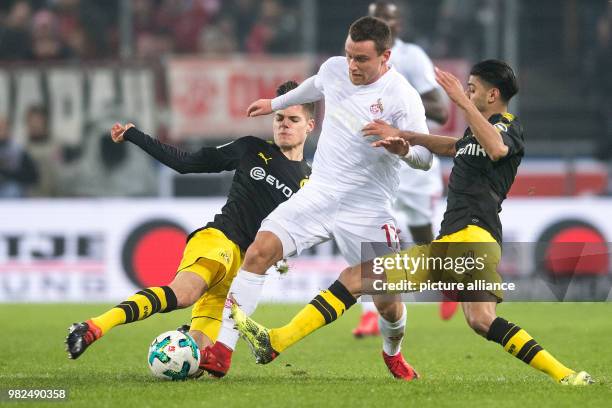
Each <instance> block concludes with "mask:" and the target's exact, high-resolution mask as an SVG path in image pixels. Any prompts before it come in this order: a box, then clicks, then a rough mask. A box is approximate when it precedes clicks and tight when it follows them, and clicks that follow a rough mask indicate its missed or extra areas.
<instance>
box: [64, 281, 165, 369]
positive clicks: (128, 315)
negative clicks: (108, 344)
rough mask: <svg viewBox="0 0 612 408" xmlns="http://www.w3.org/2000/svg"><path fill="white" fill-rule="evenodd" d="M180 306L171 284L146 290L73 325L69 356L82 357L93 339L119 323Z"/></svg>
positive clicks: (68, 338) (67, 344) (68, 342)
mask: <svg viewBox="0 0 612 408" xmlns="http://www.w3.org/2000/svg"><path fill="white" fill-rule="evenodd" d="M176 308H177V300H176V295H175V293H174V291H173V290H172V289H171V288H170V287H169V286H159V287H151V288H147V289H143V290H141V291H139V292H137V293H136V294H134V295H133V296H131V297H129V298H127V299H126V300H125V301H123V302H121V303H119V304H118V305H117V306H115V307H113V308H112V309H110V310H109V311H107V312H106V313H104V314H102V315H100V316H97V317H94V318H91V319H89V320H87V321H85V322H81V323H74V324H73V325H72V326H70V328H69V329H68V337H67V338H66V351H68V357H69V358H71V359H76V358H78V357H79V356H80V355H81V354H83V353H84V352H85V350H87V348H88V347H89V346H90V345H91V344H92V343H93V342H95V341H96V340H98V339H99V338H100V337H102V336H103V335H104V334H106V333H107V332H108V331H109V330H111V329H112V328H113V327H115V326H118V325H120V324H125V323H131V322H134V321H137V320H143V319H146V318H147V317H149V316H151V315H153V314H155V313H158V312H159V313H164V312H170V311H172V310H174V309H176Z"/></svg>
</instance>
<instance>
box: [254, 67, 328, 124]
mask: <svg viewBox="0 0 612 408" xmlns="http://www.w3.org/2000/svg"><path fill="white" fill-rule="evenodd" d="M321 99H323V92H322V91H321V89H320V85H319V84H317V75H313V76H311V77H310V78H308V79H307V80H305V81H304V82H302V83H301V84H300V85H299V86H298V87H297V88H295V89H292V90H291V91H289V92H287V93H286V94H283V95H280V96H277V97H276V98H274V99H259V100H257V101H255V102H253V103H252V104H251V105H250V106H249V107H248V108H247V116H249V117H255V116H261V115H268V114H270V113H272V112H273V111H277V110H280V109H285V108H288V107H289V106H293V105H301V104H304V103H310V102H316V101H319V100H321Z"/></svg>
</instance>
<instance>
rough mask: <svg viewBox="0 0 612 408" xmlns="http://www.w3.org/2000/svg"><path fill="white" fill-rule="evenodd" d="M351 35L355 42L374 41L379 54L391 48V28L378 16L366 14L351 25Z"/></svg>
mask: <svg viewBox="0 0 612 408" xmlns="http://www.w3.org/2000/svg"><path fill="white" fill-rule="evenodd" d="M349 36H350V37H351V39H352V40H353V41H355V42H359V41H368V40H371V41H374V46H375V47H376V52H377V53H378V55H380V54H382V53H383V52H385V51H386V50H388V49H390V48H391V29H390V28H389V25H388V24H387V23H386V22H385V21H384V20H382V19H380V18H378V17H371V16H365V17H361V18H360V19H358V20H356V21H355V22H353V24H351V26H350V27H349Z"/></svg>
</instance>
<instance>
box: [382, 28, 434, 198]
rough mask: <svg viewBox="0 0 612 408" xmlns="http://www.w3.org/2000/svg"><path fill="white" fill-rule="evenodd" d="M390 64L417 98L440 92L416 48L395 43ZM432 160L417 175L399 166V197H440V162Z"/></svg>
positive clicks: (426, 60)
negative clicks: (415, 195) (404, 79)
mask: <svg viewBox="0 0 612 408" xmlns="http://www.w3.org/2000/svg"><path fill="white" fill-rule="evenodd" d="M390 63H391V64H392V65H393V67H395V69H396V70H397V72H399V73H400V74H402V75H403V76H404V77H405V78H406V79H407V80H408V82H410V84H411V85H412V86H413V87H414V88H415V89H416V90H417V92H418V93H419V95H423V94H425V93H427V92H431V91H432V90H434V89H439V86H438V84H437V82H436V76H435V72H434V65H433V62H431V60H430V59H429V57H428V56H427V54H426V53H425V51H423V49H422V48H421V47H419V46H418V45H416V44H409V43H405V42H403V41H402V40H400V39H395V43H394V44H393V48H392V49H391V58H390ZM433 160H434V161H433V164H432V166H431V169H430V170H429V171H419V170H415V169H413V168H411V167H409V166H406V165H402V167H401V171H400V187H399V194H401V195H405V194H422V195H427V196H440V195H442V190H443V186H442V172H441V169H440V160H439V159H438V157H437V156H435V155H434V159H433Z"/></svg>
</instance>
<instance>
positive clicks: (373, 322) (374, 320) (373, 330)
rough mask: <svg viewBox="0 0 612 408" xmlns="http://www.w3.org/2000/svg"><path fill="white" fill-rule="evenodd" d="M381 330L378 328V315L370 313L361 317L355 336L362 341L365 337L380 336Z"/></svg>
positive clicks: (354, 332)
mask: <svg viewBox="0 0 612 408" xmlns="http://www.w3.org/2000/svg"><path fill="white" fill-rule="evenodd" d="M378 335H380V329H379V328H378V313H376V312H373V311H369V312H365V313H363V314H362V315H361V320H359V324H358V325H357V327H356V328H355V329H354V330H353V336H355V337H356V338H358V339H360V338H362V337H365V336H378Z"/></svg>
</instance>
